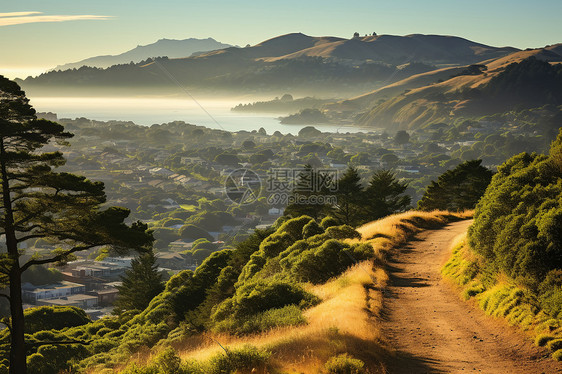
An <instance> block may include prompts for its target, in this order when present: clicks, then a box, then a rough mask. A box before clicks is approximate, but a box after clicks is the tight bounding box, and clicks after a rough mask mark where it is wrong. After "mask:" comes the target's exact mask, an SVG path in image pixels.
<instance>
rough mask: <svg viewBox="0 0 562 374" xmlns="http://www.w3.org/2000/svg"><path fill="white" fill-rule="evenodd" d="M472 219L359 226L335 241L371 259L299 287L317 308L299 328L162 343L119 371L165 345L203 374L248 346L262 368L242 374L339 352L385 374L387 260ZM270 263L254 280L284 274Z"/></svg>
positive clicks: (304, 364)
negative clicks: (424, 235)
mask: <svg viewBox="0 0 562 374" xmlns="http://www.w3.org/2000/svg"><path fill="white" fill-rule="evenodd" d="M470 214H471V213H470V212H468V213H460V214H452V213H449V212H439V211H436V212H415V211H412V212H406V213H402V214H397V215H393V216H389V217H387V218H384V219H381V220H379V221H375V222H372V223H369V224H366V225H363V226H361V227H359V228H358V229H357V231H358V232H359V233H360V237H357V238H354V239H341V240H342V241H343V242H346V243H348V244H349V245H359V244H363V245H364V244H370V245H371V246H372V250H373V252H372V257H371V258H370V259H367V260H363V261H357V263H356V264H355V265H351V266H350V267H349V268H347V270H345V271H344V272H342V273H341V274H339V275H337V276H335V277H333V278H331V279H328V280H327V281H324V282H315V283H312V282H305V283H303V284H302V285H303V287H304V289H305V290H306V291H307V292H310V293H311V294H313V295H314V296H316V297H317V298H318V299H319V300H320V302H319V303H318V304H317V305H315V306H312V307H310V308H308V309H306V310H304V311H303V315H304V317H305V319H306V323H304V324H299V325H297V326H285V327H278V328H273V329H270V330H267V331H264V332H262V333H253V334H244V335H239V334H229V333H219V332H212V331H208V332H205V333H203V334H200V335H191V336H186V337H185V338H180V339H178V338H174V339H173V340H170V341H168V342H167V340H166V339H164V340H162V341H160V342H159V343H158V344H157V345H156V346H155V347H154V348H153V349H152V350H150V351H148V350H143V351H142V352H141V354H138V355H137V354H133V355H130V356H129V362H124V363H122V364H121V365H119V366H118V367H117V369H121V368H124V367H126V366H129V367H131V365H133V364H134V363H137V364H139V365H140V366H150V365H154V359H155V357H157V356H158V354H159V352H160V351H162V350H163V349H164V348H165V347H166V346H168V345H171V346H172V347H173V349H174V350H175V351H176V352H178V353H179V357H180V358H181V359H182V362H184V363H186V364H189V365H197V367H199V368H200V369H201V370H202V371H201V372H216V371H215V369H216V368H215V366H213V365H215V364H214V363H216V362H217V357H225V352H227V353H226V355H227V356H228V352H239V351H240V350H243V349H245V348H244V347H246V349H248V348H247V347H248V346H251V347H252V349H254V350H255V352H262V353H264V352H265V353H264V355H265V356H266V357H268V359H267V364H263V363H262V364H263V365H260V366H259V367H251V366H246V367H245V368H240V367H237V368H238V370H239V371H238V372H240V373H250V372H251V373H266V372H294V371H296V372H302V373H316V372H321V371H322V370H324V368H325V364H326V362H327V361H328V360H329V359H330V358H333V357H335V356H338V355H341V354H348V355H349V356H350V357H353V358H355V359H358V360H361V361H362V362H363V363H364V365H365V368H367V369H368V370H369V372H371V373H383V372H384V368H383V361H384V357H385V356H387V355H388V354H390V350H389V347H388V346H387V343H386V341H385V339H384V337H383V336H382V335H381V332H380V319H381V318H382V316H381V313H382V307H383V302H382V299H383V293H382V291H383V289H384V287H385V285H386V282H387V280H388V275H387V273H386V270H385V264H386V259H387V257H388V255H389V254H390V253H391V251H392V250H393V249H394V248H397V247H398V246H400V245H402V244H403V243H405V242H406V241H407V240H409V239H410V238H412V236H413V235H415V234H416V233H418V232H420V231H422V230H424V229H430V228H439V227H441V226H443V225H444V224H446V223H447V222H450V221H451V220H458V219H462V218H465V217H468V216H470ZM272 235H278V233H277V234H276V233H274V234H272ZM301 244H302V243H301ZM305 251H306V249H305ZM274 263H275V260H274V259H273V263H272V264H271V265H265V266H264V271H265V272H264V271H261V272H260V273H258V274H259V277H260V278H273V279H275V278H276V277H279V276H282V273H276V272H275V269H276V268H277V267H276V266H273V264H274ZM279 271H280V270H279ZM144 313H146V311H145V312H144ZM149 313H150V312H149ZM170 335H172V334H170ZM96 370H100V369H99V367H98V368H96V369H94V370H93V371H91V372H92V373H94V372H96ZM205 370H207V371H205ZM194 372H195V371H194ZM127 373H129V372H127ZM197 373H199V371H197Z"/></svg>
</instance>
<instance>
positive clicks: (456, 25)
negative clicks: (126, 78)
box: [0, 0, 562, 78]
mask: <svg viewBox="0 0 562 374" xmlns="http://www.w3.org/2000/svg"><path fill="white" fill-rule="evenodd" d="M560 14H562V1H560V0H536V1H534V2H531V1H528V0H527V1H521V0H511V1H507V0H487V1H482V0H472V1H460V0H449V1H444V0H425V1H420V0H395V1H390V0H385V1H380V0H347V1H342V0H337V1H336V0H322V1H319V0H299V1H296V0H284V1H278V0H277V1H269V0H261V1H254V0H251V1H244V0H242V1H240V0H239V1H234V0H212V1H208V0H207V1H204V0H161V1H156V0H150V1H148V0H134V1H133V0H95V1H91V0H18V1H9V0H0V74H2V75H5V76H7V77H9V78H14V77H16V76H17V77H20V78H25V77H26V76H27V75H36V74H39V73H40V72H42V71H44V70H46V69H49V68H53V67H55V66H56V65H59V64H64V63H68V62H76V61H79V60H82V59H85V58H88V57H93V56H99V55H106V54H119V53H122V52H125V51H127V50H129V49H132V48H134V47H136V46H137V45H146V44H150V43H153V42H155V41H156V40H158V39H162V38H168V39H187V38H208V37H212V38H214V39H216V40H218V41H220V42H222V43H229V44H233V45H240V46H245V45H246V44H251V45H253V44H257V43H259V42H261V41H263V40H266V39H269V38H272V37H275V36H278V35H283V34H287V33H291V32H302V33H305V34H307V35H312V36H326V35H330V36H339V37H351V36H352V35H353V33H354V32H355V31H357V32H359V33H360V34H361V35H363V34H371V33H373V32H376V33H377V34H379V35H380V34H392V35H408V34H414V33H419V34H440V35H455V36H460V37H464V38H467V39H470V40H473V41H476V42H480V43H484V44H488V45H493V46H498V47H500V46H513V47H518V48H532V47H542V46H545V45H548V44H555V43H560V42H562V22H560Z"/></svg>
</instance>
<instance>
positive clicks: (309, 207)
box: [285, 164, 330, 218]
mask: <svg viewBox="0 0 562 374" xmlns="http://www.w3.org/2000/svg"><path fill="white" fill-rule="evenodd" d="M329 177H330V176H329V175H327V174H323V173H319V172H318V171H317V170H316V169H315V168H313V167H312V166H311V165H310V164H307V165H305V167H304V169H303V170H302V171H301V172H300V173H299V175H298V176H297V180H296V181H295V186H294V189H293V191H292V198H293V199H294V200H295V202H294V203H292V204H289V205H288V206H287V207H286V208H285V215H290V216H292V217H300V216H310V217H312V218H319V217H320V216H322V214H323V213H324V212H325V211H326V209H327V206H326V204H324V203H322V201H318V199H314V201H311V200H312V199H310V197H311V196H313V195H314V196H316V197H318V196H322V195H325V194H327V186H325V185H321V184H323V183H328V184H329V183H330V181H327V178H329Z"/></svg>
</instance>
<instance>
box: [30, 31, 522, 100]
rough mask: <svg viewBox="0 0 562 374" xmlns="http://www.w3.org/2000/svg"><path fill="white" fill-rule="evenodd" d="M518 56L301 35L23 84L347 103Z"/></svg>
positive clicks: (441, 41)
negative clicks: (324, 98)
mask: <svg viewBox="0 0 562 374" xmlns="http://www.w3.org/2000/svg"><path fill="white" fill-rule="evenodd" d="M514 50H515V49H513V48H495V47H489V46H485V45H482V44H478V43H474V42H471V41H468V40H466V39H462V38H457V37H449V36H435V35H408V36H391V35H381V36H371V37H365V38H354V39H342V38H336V37H312V36H308V35H304V34H302V33H293V34H287V35H282V36H278V37H275V38H272V39H269V40H266V41H264V42H262V43H259V44H257V45H254V46H249V47H246V48H237V47H229V48H225V49H220V50H216V51H212V52H208V53H203V54H196V55H193V56H190V57H183V58H160V59H157V60H145V61H141V62H139V63H137V64H133V65H129V64H127V65H117V66H112V67H110V68H107V69H103V70H102V69H97V68H86V67H82V68H80V69H78V70H76V71H74V70H71V71H64V72H49V73H46V74H42V75H40V76H38V77H35V78H28V79H26V80H24V81H19V83H20V84H21V85H22V86H23V87H24V89H25V90H26V91H28V92H30V93H31V94H38V93H40V94H45V95H54V94H92V93H93V92H95V91H96V90H99V92H104V93H105V92H107V91H108V90H111V91H112V93H117V92H131V91H134V92H135V93H142V92H144V91H146V92H150V93H152V94H154V93H159V92H166V93H170V92H177V90H178V88H177V84H180V85H182V86H184V87H188V88H195V89H200V90H206V91H211V92H213V93H216V92H217V91H218V92H220V91H223V92H236V93H253V92H261V93H264V92H279V91H280V90H282V91H291V92H294V93H298V94H308V95H311V94H315V93H317V92H322V93H323V95H329V96H339V97H341V96H343V95H350V96H354V95H357V94H360V93H363V92H365V91H371V90H373V89H376V88H380V87H383V86H385V85H387V84H390V83H393V82H396V81H399V80H402V79H405V78H408V77H410V76H412V75H416V74H421V73H425V72H428V71H432V70H434V69H435V66H434V65H436V64H438V65H448V66H450V65H459V64H460V65H466V64H470V63H473V62H475V61H480V60H482V59H489V58H497V57H499V56H505V55H507V54H509V53H511V52H513V51H514ZM160 55H161V54H160ZM168 55H169V54H168ZM128 62H129V60H128V61H127V63H128ZM170 77H173V79H172V78H170ZM172 80H173V81H172Z"/></svg>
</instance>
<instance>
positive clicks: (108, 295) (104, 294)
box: [88, 287, 119, 306]
mask: <svg viewBox="0 0 562 374" xmlns="http://www.w3.org/2000/svg"><path fill="white" fill-rule="evenodd" d="M88 295H90V296H95V297H97V305H99V306H110V305H113V303H114V302H115V300H117V297H118V296H119V290H118V289H117V288H115V287H109V288H106V289H103V290H95V291H90V292H88Z"/></svg>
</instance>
